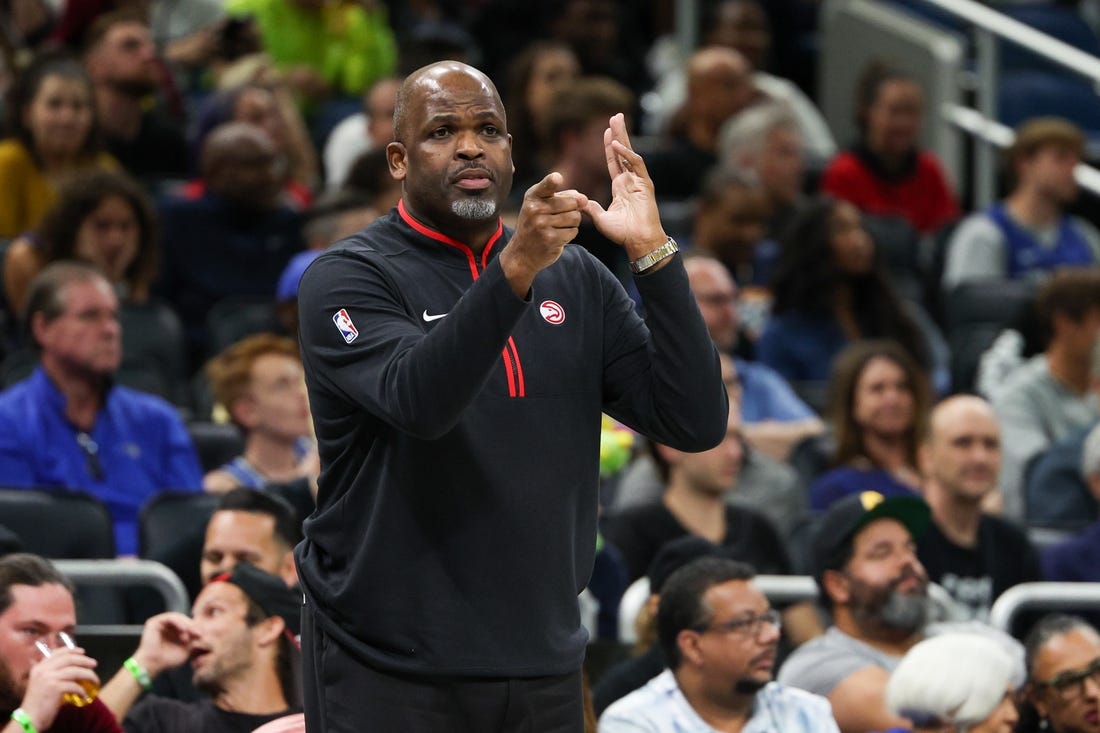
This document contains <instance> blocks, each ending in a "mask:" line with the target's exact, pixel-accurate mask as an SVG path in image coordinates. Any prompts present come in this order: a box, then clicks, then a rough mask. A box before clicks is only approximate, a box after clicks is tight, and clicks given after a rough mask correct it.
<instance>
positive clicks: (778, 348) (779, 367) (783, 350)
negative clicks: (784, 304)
mask: <svg viewBox="0 0 1100 733" xmlns="http://www.w3.org/2000/svg"><path fill="white" fill-rule="evenodd" d="M847 345H848V337H847V336H845V335H844V332H843V331H842V330H841V328H840V324H839V323H838V322H837V320H836V319H835V318H832V317H827V316H808V315H804V314H802V313H782V314H779V315H773V316H772V317H771V318H769V319H768V323H767V325H766V326H764V333H762V334H761V335H760V340H759V341H757V342H756V358H757V359H759V360H760V362H761V363H763V364H765V365H766V366H769V367H771V368H772V369H774V370H775V371H776V372H778V373H779V374H780V375H781V376H783V377H784V378H786V379H787V380H788V381H791V382H826V381H828V379H829V370H830V369H831V368H832V364H833V357H834V356H836V355H837V354H838V353H839V352H840V351H841V349H843V348H844V347H845V346H847Z"/></svg>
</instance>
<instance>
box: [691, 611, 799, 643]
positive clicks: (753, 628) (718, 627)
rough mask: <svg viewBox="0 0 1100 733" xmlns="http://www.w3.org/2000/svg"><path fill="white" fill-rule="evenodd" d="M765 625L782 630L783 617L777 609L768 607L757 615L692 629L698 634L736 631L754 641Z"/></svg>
mask: <svg viewBox="0 0 1100 733" xmlns="http://www.w3.org/2000/svg"><path fill="white" fill-rule="evenodd" d="M765 625H767V626H770V627H771V628H773V629H775V630H776V631H780V630H782V628H783V619H782V618H781V617H780V615H779V611H776V610H775V609H774V608H769V609H768V610H767V611H765V612H764V613H761V614H759V615H753V616H746V617H744V618H738V619H734V620H732V621H726V622H724V623H720V624H705V625H703V626H696V627H695V629H694V630H695V631H697V632H698V633H700V634H705V633H707V632H708V631H717V632H720V633H737V634H742V635H744V636H750V637H752V638H753V639H755V640H756V641H760V632H761V631H762V630H763V629H764V626H765Z"/></svg>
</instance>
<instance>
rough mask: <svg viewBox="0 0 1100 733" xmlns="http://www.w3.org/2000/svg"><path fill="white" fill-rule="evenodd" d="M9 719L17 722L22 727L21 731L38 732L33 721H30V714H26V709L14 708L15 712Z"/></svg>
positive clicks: (27, 732) (25, 732)
mask: <svg viewBox="0 0 1100 733" xmlns="http://www.w3.org/2000/svg"><path fill="white" fill-rule="evenodd" d="M11 719H12V720H14V721H15V722H16V723H19V727H20V728H22V729H23V733H38V729H37V728H35V727H34V723H32V722H31V716H29V715H27V711H26V710H24V709H23V708H16V709H15V712H14V713H12V714H11Z"/></svg>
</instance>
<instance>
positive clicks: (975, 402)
mask: <svg viewBox="0 0 1100 733" xmlns="http://www.w3.org/2000/svg"><path fill="white" fill-rule="evenodd" d="M967 420H981V421H984V422H988V423H992V424H993V425H994V426H996V425H997V414H996V413H995V412H994V411H993V407H992V405H990V404H989V402H987V401H986V400H984V399H982V398H981V397H978V396H977V395H955V396H953V397H948V398H947V399H945V400H943V401H941V402H939V403H938V404H937V405H936V406H935V407H933V408H932V413H931V415H929V417H928V438H929V439H932V438H933V437H935V436H936V434H937V433H942V432H943V431H944V430H946V429H947V428H948V426H950V425H952V424H958V423H959V422H962V421H967Z"/></svg>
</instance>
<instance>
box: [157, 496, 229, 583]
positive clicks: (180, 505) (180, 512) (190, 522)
mask: <svg viewBox="0 0 1100 733" xmlns="http://www.w3.org/2000/svg"><path fill="white" fill-rule="evenodd" d="M218 499H219V497H218V496H217V495H215V494H207V493H203V492H199V493H196V492H191V491H162V492H161V493H159V494H157V495H155V496H153V497H152V498H150V499H149V500H148V501H147V502H145V505H144V506H143V507H142V508H141V514H140V515H139V517H138V548H139V550H138V551H139V554H140V556H141V557H142V558H144V559H146V560H156V561H157V562H160V563H163V564H164V565H166V566H168V567H169V568H171V570H172V571H173V572H174V573H175V574H176V575H178V576H179V578H180V580H181V581H183V585H184V587H185V588H187V591H188V593H189V594H190V595H191V597H192V598H194V597H195V594H196V593H197V592H198V590H199V588H200V587H201V584H202V583H201V580H200V578H199V561H200V560H201V559H202V543H203V538H204V537H205V535H206V524H207V522H209V521H210V516H211V515H212V514H213V513H214V508H215V507H216V506H217V504H218Z"/></svg>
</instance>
